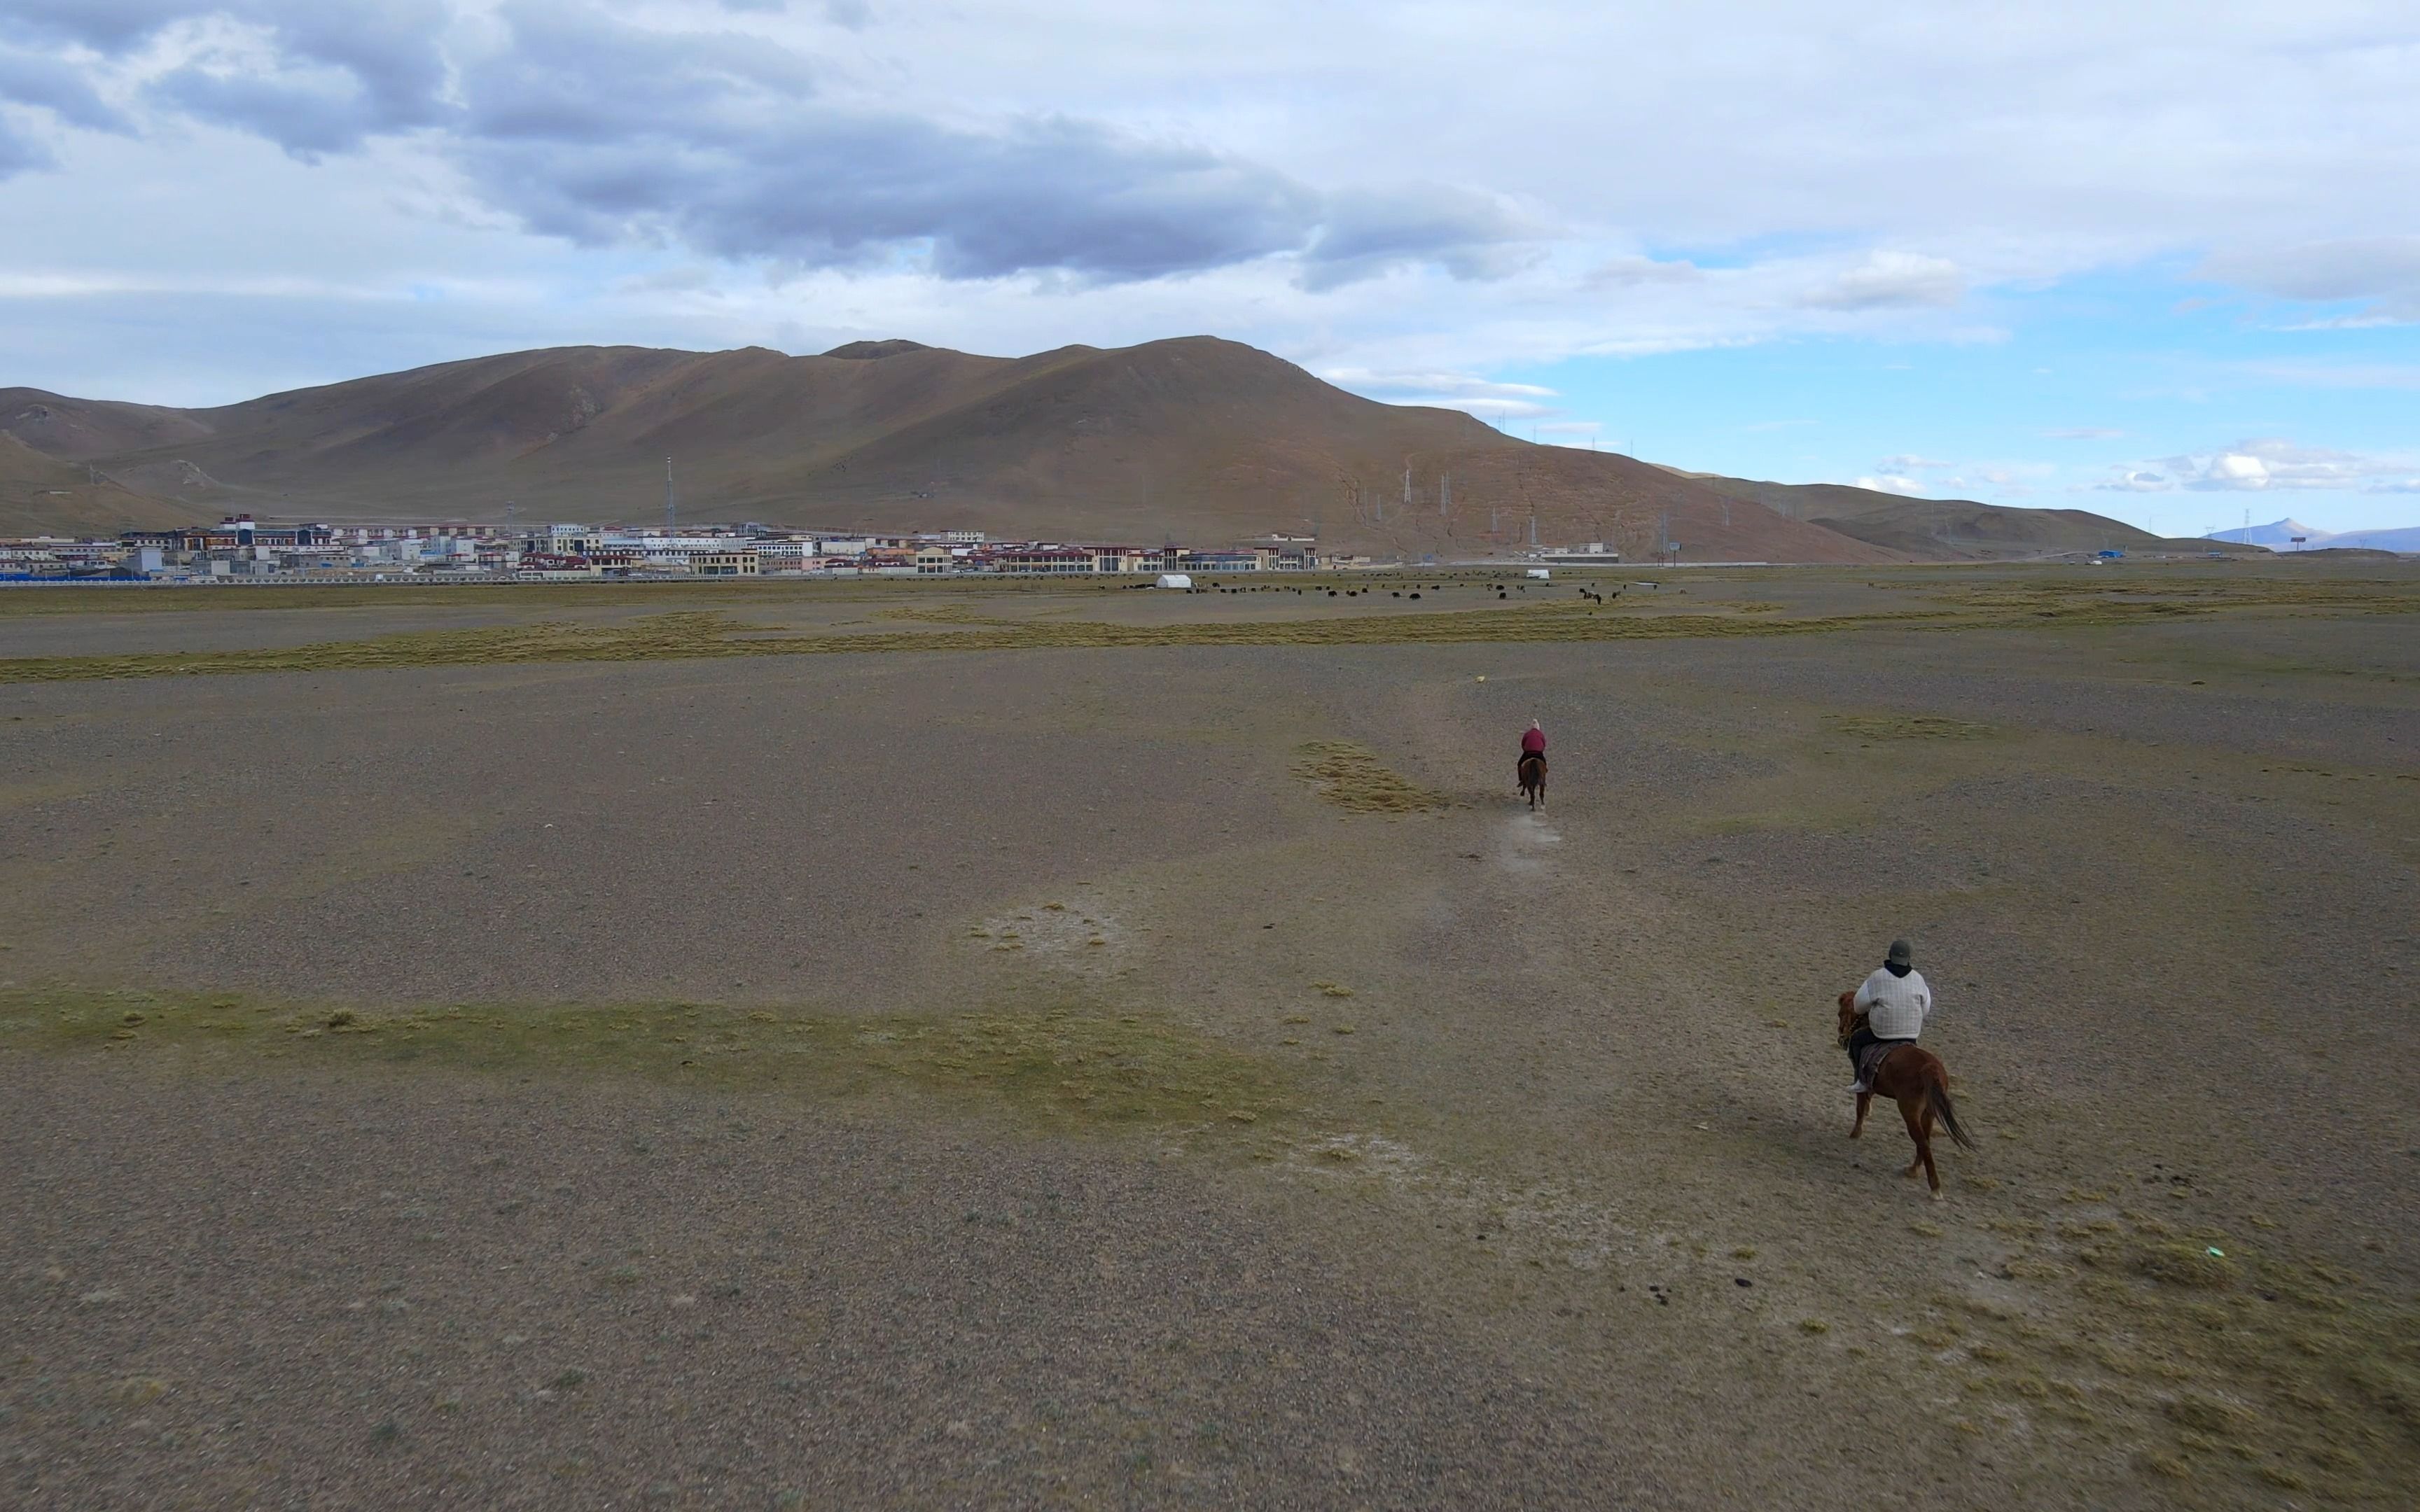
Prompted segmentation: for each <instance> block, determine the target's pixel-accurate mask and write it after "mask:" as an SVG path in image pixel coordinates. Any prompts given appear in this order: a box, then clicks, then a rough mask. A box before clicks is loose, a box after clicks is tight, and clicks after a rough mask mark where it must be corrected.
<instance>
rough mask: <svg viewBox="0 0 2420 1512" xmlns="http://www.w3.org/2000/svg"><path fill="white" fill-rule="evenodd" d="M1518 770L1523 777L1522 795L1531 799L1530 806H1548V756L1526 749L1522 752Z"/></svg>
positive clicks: (1534, 807) (1537, 807)
mask: <svg viewBox="0 0 2420 1512" xmlns="http://www.w3.org/2000/svg"><path fill="white" fill-rule="evenodd" d="M1518 771H1519V773H1520V778H1521V795H1522V796H1523V797H1525V798H1527V799H1528V800H1529V807H1530V808H1532V809H1543V808H1544V807H1545V806H1546V758H1545V757H1544V756H1542V755H1540V754H1539V753H1538V752H1536V751H1534V750H1525V751H1523V752H1522V753H1521V765H1520V766H1519V768H1518Z"/></svg>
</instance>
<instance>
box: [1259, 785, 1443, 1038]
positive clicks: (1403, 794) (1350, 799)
mask: <svg viewBox="0 0 2420 1512" xmlns="http://www.w3.org/2000/svg"><path fill="white" fill-rule="evenodd" d="M1299 754H1300V755H1301V757H1302V760H1301V761H1299V762H1297V763H1295V776H1297V777H1299V778H1302V779H1304V780H1306V781H1310V782H1315V783H1318V784H1319V795H1320V796H1321V797H1322V798H1324V799H1326V801H1327V802H1329V803H1332V804H1334V805H1336V806H1337V807H1338V808H1340V809H1346V810H1351V811H1353V812H1355V813H1432V812H1435V810H1439V809H1450V808H1451V807H1452V806H1453V799H1452V798H1450V797H1449V796H1447V795H1445V794H1442V793H1439V792H1436V791H1435V790H1434V789H1431V788H1424V787H1420V786H1419V785H1418V784H1417V783H1413V782H1409V781H1406V780H1405V779H1403V778H1402V777H1400V776H1398V775H1396V773H1395V772H1394V771H1393V770H1391V769H1390V768H1388V765H1387V764H1385V763H1384V762H1381V761H1380V760H1378V758H1377V755H1376V753H1375V752H1373V751H1372V750H1370V749H1369V748H1367V747H1364V746H1357V745H1354V744H1353V743H1352V742H1350V741H1344V740H1314V741H1312V742H1311V744H1309V745H1307V746H1304V747H1303V748H1301V750H1300V752H1299ZM1312 985H1313V986H1316V987H1319V988H1320V989H1321V990H1323V991H1326V990H1327V989H1328V987H1329V985H1330V984H1328V983H1326V982H1314V983H1312ZM1330 995H1331V996H1346V997H1349V996H1351V995H1352V994H1351V993H1349V992H1343V993H1330Z"/></svg>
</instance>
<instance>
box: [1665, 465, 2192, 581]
mask: <svg viewBox="0 0 2420 1512" xmlns="http://www.w3.org/2000/svg"><path fill="white" fill-rule="evenodd" d="M1675 471H1678V470H1675ZM1680 475H1681V476H1683V477H1685V478H1688V479H1689V480H1691V481H1692V482H1695V483H1699V484H1702V485H1704V486H1706V487H1708V488H1712V489H1714V491H1716V492H1718V493H1722V494H1726V495H1729V496H1730V498H1733V499H1740V500H1746V501H1753V502H1756V503H1759V504H1762V505H1764V506H1765V507H1766V508H1768V509H1771V510H1773V511H1774V512H1775V513H1776V514H1779V515H1782V516H1785V517H1789V518H1792V519H1800V520H1805V521H1807V522H1808V523H1810V524H1816V525H1821V526H1823V527H1825V528H1826V529H1829V530H1834V531H1838V532H1841V533H1842V534H1845V535H1850V536H1854V537H1855V538H1856V539H1858V540H1861V541H1864V542H1867V543H1869V545H1873V546H1877V547H1884V548H1889V549H1891V550H1894V551H1899V552H1903V553H1905V554H1906V555H1908V556H1911V557H1916V558H1919V559H1921V560H1925V561H1931V562H1983V561H1995V560H2002V559H2008V558H2024V557H2038V556H2048V555H2056V554H2060V553H2065V552H2073V551H2102V550H2118V551H2149V550H2156V549H2161V548H2165V549H2169V550H2176V551H2185V550H2205V551H2206V550H2211V549H2222V550H2223V549H2226V548H2225V547H2220V546H2216V545H2214V544H2213V543H2211V542H2206V541H2199V540H2171V539H2166V538H2164V537H2161V536H2157V535H2154V534H2152V533H2151V532H2149V531H2144V530H2138V529H2136V528H2135V527H2133V526H2132V525H2129V524H2127V523H2125V522H2124V521H2123V520H2116V519H2111V518H2109V517H2107V516H2105V515H2095V514H2093V513H2091V512H2090V511H2088V510H2082V509H2020V508H2014V507H2011V506H2009V505H2006V504H1986V503H1980V502H1978V501H1975V500H1971V499H1911V498H1908V497H1907V496H1905V495H1903V494H1894V493H1884V492H1882V491H1880V490H1879V489H1874V488H1854V487H1850V486H1847V485H1845V484H1836V483H1812V484H1794V483H1757V482H1753V481H1750V480H1748V479H1745V478H1726V477H1722V476H1719V475H1717V474H1714V473H1711V472H1682V473H1681V474H1680Z"/></svg>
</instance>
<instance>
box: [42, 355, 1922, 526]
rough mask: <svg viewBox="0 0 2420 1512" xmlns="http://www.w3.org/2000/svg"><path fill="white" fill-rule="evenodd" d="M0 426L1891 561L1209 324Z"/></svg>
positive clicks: (583, 473)
mask: <svg viewBox="0 0 2420 1512" xmlns="http://www.w3.org/2000/svg"><path fill="white" fill-rule="evenodd" d="M0 430H7V431H8V432H9V433H11V434H13V435H14V436H15V437H16V438H17V439H18V440H21V441H23V443H24V444H25V445H26V446H28V447H31V448H34V449H35V450H38V451H39V452H42V453H45V454H48V455H51V456H53V457H54V458H57V459H60V460H62V461H67V462H74V463H91V464H96V465H98V466H99V467H101V469H102V470H103V471H106V472H107V473H108V474H109V475H110V476H112V477H114V478H116V479H118V480H120V481H121V482H123V483H125V484H127V485H130V486H133V487H135V488H139V489H141V490H143V491H144V492H146V493H148V494H152V495H155V496H157V497H158V498H160V499H161V500H163V501H169V502H170V504H171V506H173V507H177V508H180V509H183V510H187V511H219V510H226V509H248V510H250V511H251V512H252V513H254V514H255V515H256V516H260V517H265V518H267V517H274V518H311V519H322V520H328V521H332V522H341V521H346V520H363V519H393V520H446V519H463V520H496V519H501V518H503V517H504V514H505V511H506V508H507V505H508V504H509V505H511V506H512V507H513V509H514V512H515V514H516V516H517V517H519V518H520V519H522V520H536V519H580V520H591V521H609V522H610V521H620V522H640V521H646V520H652V519H657V518H660V517H661V510H662V501H663V463H664V459H665V457H667V456H670V457H672V458H674V459H675V465H676V468H677V471H678V479H679V492H680V499H681V516H682V518H684V519H687V520H693V521H694V520H707V519H719V520H731V519H756V520H764V521H768V522H774V523H785V524H799V525H818V526H834V527H843V528H865V529H892V530H901V529H911V528H922V529H929V530H946V529H967V530H981V531H985V532H990V533H992V534H994V535H1001V536H1011V537H1036V536H1038V537H1044V538H1052V537H1079V538H1086V539H1122V540H1127V541H1131V542H1135V543H1139V544H1141V543H1150V542H1156V541H1158V540H1161V539H1165V538H1174V539H1178V540H1183V541H1187V542H1188V543H1195V544H1203V545H1211V544H1219V543H1224V542H1231V541H1235V540H1239V539H1243V538H1246V537H1249V536H1254V535H1260V534H1264V533H1269V532H1280V533H1288V534H1306V533H1311V532H1313V531H1314V530H1315V531H1316V532H1317V533H1318V534H1319V537H1320V541H1321V545H1322V546H1323V548H1327V549H1341V550H1357V551H1370V552H1376V553H1384V554H1390V555H1391V554H1397V553H1401V554H1404V555H1407V556H1418V555H1420V554H1424V553H1430V552H1434V553H1436V554H1439V555H1447V556H1467V555H1478V554H1482V553H1485V552H1487V551H1489V550H1491V549H1495V548H1510V547H1513V546H1517V545H1520V544H1522V543H1525V542H1526V541H1528V539H1529V538H1530V530H1531V521H1532V519H1533V518H1534V520H1535V538H1536V540H1537V541H1538V542H1539V543H1540V544H1542V545H1570V544H1576V543H1579V542H1584V541H1592V540H1605V541H1610V542H1614V543H1617V544H1618V545H1619V546H1620V547H1621V549H1622V550H1623V551H1624V552H1625V553H1626V554H1630V555H1633V556H1637V555H1643V554H1645V553H1647V552H1649V551H1651V550H1652V545H1653V542H1654V540H1655V538H1656V536H1657V535H1658V534H1659V533H1660V532H1664V531H1665V530H1667V529H1668V533H1669V535H1670V536H1671V537H1672V538H1674V539H1678V540H1679V541H1681V542H1682V543H1683V557H1684V558H1686V559H1690V560H1730V561H1737V560H1753V561H1776V562H1880V561H1889V560H1896V559H1898V557H1899V556H1900V553H1899V552H1897V551H1895V550H1893V549H1891V548H1887V547H1881V546H1876V545H1873V544H1871V543H1869V542H1866V541H1862V540H1858V539H1855V538H1854V537H1853V536H1851V535H1848V534H1844V533H1842V532H1838V531H1833V530H1828V529H1825V528H1823V527H1820V526H1815V525H1811V524H1808V523H1807V522H1805V521H1802V520H1793V519H1789V518H1785V517H1782V516H1781V515H1779V514H1776V513H1775V512H1774V511H1772V510H1770V509H1767V508H1765V507H1763V506H1761V505H1760V504H1757V503H1754V502H1753V501H1739V500H1735V499H1731V498H1729V497H1727V496H1725V495H1723V494H1721V493H1718V492H1716V491H1715V490H1714V489H1711V488H1708V487H1705V486H1702V485H1700V484H1699V483H1698V482H1696V481H1694V480H1691V479H1688V478H1684V477H1681V476H1678V475H1676V474H1674V473H1672V472H1670V471H1667V470H1665V469H1662V468H1657V467H1652V466H1650V465H1648V464H1644V463H1640V462H1637V461H1635V460H1633V459H1631V458H1628V457H1622V456H1616V455H1610V454H1606V453H1596V452H1583V451H1575V450H1573V449H1571V448H1567V447H1554V446H1537V445H1533V444H1531V443H1529V442H1527V441H1522V440H1516V439H1514V438H1512V437H1510V436H1506V435H1503V434H1501V433H1499V432H1497V431H1496V430H1494V429H1492V428H1490V427H1489V426H1487V425H1485V424H1481V422H1479V421H1477V420H1474V419H1472V418H1471V417H1470V416H1468V415H1466V414H1463V413H1461V412H1460V411H1457V410H1448V409H1415V408H1409V407H1404V406H1394V405H1383V404H1377V403H1374V402H1373V401H1371V400H1367V399H1363V398H1360V397H1358V396H1357V395H1354V394H1350V393H1344V392H1343V391H1342V390H1341V389H1337V388H1335V387H1333V386H1331V385H1329V384H1326V383H1324V382H1322V381H1320V380H1319V379H1318V378H1313V377H1312V376H1311V374H1309V373H1307V372H1305V371H1303V370H1302V369H1301V368H1299V367H1296V366H1295V365H1293V364H1292V363H1285V362H1283V361H1280V359H1278V358H1276V357H1272V356H1270V355H1269V354H1267V353H1265V352H1262V351H1258V350H1255V349H1254V348H1252V347H1245V346H1241V345H1238V344H1236V343H1233V342H1227V341H1220V340H1217V339H1214V338H1210V337H1188V338H1184V339H1180V340H1172V341H1159V342H1151V343H1147V344H1145V345H1142V346H1140V347H1125V348H1119V349H1114V350H1102V349H1099V348H1095V347H1063V348H1061V349H1059V350H1056V351H1049V352H1043V353H1039V354H1036V355H1034V356H1032V357H1024V358H1014V359H1010V358H995V357H980V356H973V355H970V354H968V353H964V352H954V351H947V350H942V349H939V348H935V347H922V346H919V345H917V344H915V343H913V342H905V341H889V342H860V343H853V344H851V345H849V346H846V347H839V348H836V349H835V350H833V351H830V352H827V353H824V354H822V355H820V356H814V357H788V356H784V355H783V354H781V353H778V352H773V351H768V350H765V349H763V348H756V347H751V348H745V349H742V350H737V351H725V352H707V353H700V352H683V351H662V350H654V349H646V348H638V347H567V348H556V349H551V350H543V351H531V352H516V353H510V354H506V355H503V356H497V357H487V358H478V359H473V360H471V361H468V362H460V363H442V364H440V365H438V366H434V367H427V368H419V369H414V370H412V371H411V372H406V373H396V374H388V375H383V376H380V377H377V378H362V379H357V380H354V381H351V382H346V383H336V384H331V385H328V386H326V387H323V388H315V389H305V390H300V391H297V392H294V393H280V394H271V395H269V396H267V397H264V398H259V399H253V400H247V401H245V402H243V403H240V404H235V405H228V406H225V407H221V408H218V409H160V408H156V407H147V406H140V405H127V404H116V403H109V402H100V401H89V400H79V399H70V398H66V397H63V396H60V395H57V394H51V393H40V392H39V391H34V390H24V389H19V390H7V391H0ZM1407 469H1408V471H1409V474H1410V483H1409V489H1408V492H1409V495H1410V501H1409V502H1408V504H1407V502H1406V491H1407V490H1406V483H1405V473H1406V470H1407Z"/></svg>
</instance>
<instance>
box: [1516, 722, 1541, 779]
mask: <svg viewBox="0 0 2420 1512" xmlns="http://www.w3.org/2000/svg"><path fill="white" fill-rule="evenodd" d="M1532 756H1535V757H1536V758H1538V760H1540V761H1542V762H1543V761H1544V760H1545V759H1546V732H1545V731H1544V730H1542V729H1540V728H1539V727H1538V721H1537V720H1535V719H1532V720H1530V721H1529V728H1528V729H1527V730H1524V731H1522V732H1521V761H1528V759H1529V758H1530V757H1532ZM1512 769H1513V770H1514V771H1515V772H1516V773H1517V772H1518V771H1519V770H1520V769H1521V762H1514V763H1513V764H1512Z"/></svg>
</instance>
